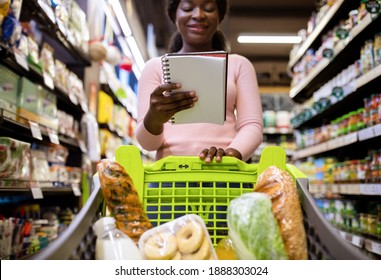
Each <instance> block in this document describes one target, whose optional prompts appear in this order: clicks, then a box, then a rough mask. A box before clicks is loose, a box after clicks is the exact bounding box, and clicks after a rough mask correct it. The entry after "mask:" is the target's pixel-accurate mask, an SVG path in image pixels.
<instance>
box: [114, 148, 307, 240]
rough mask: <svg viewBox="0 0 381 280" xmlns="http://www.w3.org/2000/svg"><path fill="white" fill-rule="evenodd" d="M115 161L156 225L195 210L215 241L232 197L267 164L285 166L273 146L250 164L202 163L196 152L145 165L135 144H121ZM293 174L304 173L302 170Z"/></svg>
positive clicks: (281, 152)
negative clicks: (127, 175) (129, 180)
mask: <svg viewBox="0 0 381 280" xmlns="http://www.w3.org/2000/svg"><path fill="white" fill-rule="evenodd" d="M116 161H117V162H119V163H120V164H121V165H122V166H123V167H124V168H125V170H126V172H127V173H128V174H129V175H130V176H131V177H132V179H133V182H134V184H135V187H136V189H137V191H138V194H139V197H140V198H141V200H142V202H143V205H144V207H145V209H146V211H147V215H148V217H149V219H150V221H151V222H152V224H153V225H154V226H156V225H161V224H163V223H166V222H169V221H172V220H173V219H175V218H177V217H180V216H182V215H185V214H197V215H199V216H201V218H202V219H203V220H204V222H205V224H206V226H207V228H208V230H209V234H210V237H211V239H212V241H213V244H214V245H217V243H218V242H219V240H220V239H221V238H223V237H224V236H226V235H227V232H228V228H227V222H226V210H227V206H228V205H229V203H230V201H231V200H232V199H234V198H236V197H238V196H240V195H241V194H243V193H246V192H251V191H253V187H254V184H255V182H256V180H257V177H258V174H260V173H261V172H262V171H263V170H264V169H265V168H267V167H268V166H270V165H276V166H278V167H279V168H281V169H283V170H285V169H288V168H286V154H285V152H284V150H283V148H281V147H275V146H274V147H267V148H266V149H265V150H264V151H263V152H262V156H261V159H260V162H259V163H254V164H247V163H245V162H243V161H241V160H238V159H236V158H233V157H224V158H223V160H222V162H220V163H216V162H212V163H209V164H206V163H205V162H204V161H202V160H200V159H199V158H198V157H196V156H185V157H179V156H169V157H166V158H163V159H161V160H158V161H156V162H154V163H152V164H146V165H143V163H142V160H141V156H140V151H139V150H138V148H137V147H135V146H121V147H119V148H118V149H117V151H116ZM296 171H297V170H296ZM292 175H293V176H294V178H295V174H292ZM297 175H298V176H299V177H300V176H302V177H305V176H304V175H303V174H302V173H301V172H300V173H298V174H297Z"/></svg>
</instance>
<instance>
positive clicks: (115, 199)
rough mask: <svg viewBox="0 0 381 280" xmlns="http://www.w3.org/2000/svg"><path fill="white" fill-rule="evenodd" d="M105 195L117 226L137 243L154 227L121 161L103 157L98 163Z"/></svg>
mask: <svg viewBox="0 0 381 280" xmlns="http://www.w3.org/2000/svg"><path fill="white" fill-rule="evenodd" d="M97 171H98V175H99V181H100V184H101V189H102V193H103V197H104V199H105V202H106V205H107V208H108V210H109V211H110V213H111V214H112V215H113V216H114V218H115V224H116V227H117V228H119V229H120V230H121V231H123V232H124V233H125V234H127V235H128V236H129V237H130V238H132V239H133V240H134V241H135V242H136V243H137V242H138V241H139V238H140V236H141V235H142V234H143V233H144V232H145V231H146V230H148V229H150V228H152V224H151V222H150V221H149V219H148V217H147V214H146V212H145V211H144V209H143V206H142V204H141V202H140V199H139V197H138V193H137V191H136V189H135V186H134V183H133V181H132V178H131V177H130V176H129V175H128V174H127V172H126V171H125V169H124V168H123V166H121V165H120V164H119V163H117V162H115V161H112V160H109V159H103V160H101V162H99V163H98V164H97Z"/></svg>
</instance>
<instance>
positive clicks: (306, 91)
mask: <svg viewBox="0 0 381 280" xmlns="http://www.w3.org/2000/svg"><path fill="white" fill-rule="evenodd" d="M380 18H381V17H380V16H378V15H377V16H372V15H371V14H368V15H367V16H366V17H365V18H363V19H362V20H361V22H359V24H358V25H357V26H355V27H354V28H353V29H352V30H351V31H350V32H349V35H348V37H347V38H346V39H342V40H341V41H340V42H339V43H338V44H337V45H336V46H335V48H334V50H333V56H332V57H331V58H330V59H328V58H322V60H321V61H320V62H318V64H317V65H316V66H315V67H314V68H313V69H312V70H311V71H310V73H309V74H308V75H307V76H306V77H305V78H304V79H303V80H302V81H301V82H299V83H298V84H297V85H295V86H294V87H293V88H291V90H290V97H291V98H292V99H294V100H295V101H297V102H302V101H304V100H306V99H307V98H309V97H310V96H311V95H312V94H313V92H314V91H315V90H316V89H317V88H319V87H320V86H321V85H322V84H323V83H325V82H326V81H327V79H328V78H329V77H332V76H333V75H335V74H337V71H338V70H341V68H340V67H338V65H340V66H341V67H345V66H347V65H349V64H348V63H349V61H348V58H347V57H348V54H349V53H352V52H353V53H354V52H357V49H358V52H360V47H361V44H362V43H363V38H361V37H362V36H360V35H363V34H364V33H366V32H365V31H366V30H368V29H369V28H373V27H376V26H377V24H380V23H379V22H380ZM354 46H356V47H354Z"/></svg>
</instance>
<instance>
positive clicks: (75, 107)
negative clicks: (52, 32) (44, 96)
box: [0, 42, 86, 118]
mask: <svg viewBox="0 0 381 280" xmlns="http://www.w3.org/2000/svg"><path fill="white" fill-rule="evenodd" d="M0 53H1V55H2V59H1V62H2V63H3V64H4V65H6V66H7V67H8V68H9V69H10V70H11V71H13V72H15V73H17V75H20V76H22V77H25V78H28V79H29V80H30V81H33V82H34V83H36V84H38V85H41V86H43V87H44V88H45V89H47V90H49V91H50V92H52V93H54V94H55V95H56V96H57V99H58V100H59V101H60V102H61V103H62V104H64V105H65V107H66V108H68V109H69V110H70V112H71V114H72V115H74V116H75V117H77V118H78V116H80V115H82V114H83V113H84V112H85V111H86V110H85V108H84V106H83V105H82V104H79V103H78V100H77V99H76V98H75V96H73V95H70V94H68V93H66V92H65V91H64V90H62V89H60V88H59V87H58V86H56V85H54V86H53V88H51V86H49V85H47V84H46V83H45V80H44V77H43V75H42V74H41V73H39V72H38V71H37V70H36V69H35V68H33V67H28V70H27V69H25V68H24V67H22V65H20V64H19V63H18V62H17V60H16V57H15V54H14V53H13V51H12V50H10V49H9V48H8V47H7V46H6V45H5V44H4V43H3V42H0Z"/></svg>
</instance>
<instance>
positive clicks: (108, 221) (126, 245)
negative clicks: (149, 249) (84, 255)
mask: <svg viewBox="0 0 381 280" xmlns="http://www.w3.org/2000/svg"><path fill="white" fill-rule="evenodd" d="M93 228H94V231H95V233H96V235H97V240H96V243H95V244H96V245H95V259H97V260H141V259H142V256H141V254H140V251H139V249H138V247H137V246H136V244H135V243H134V241H132V239H131V238H130V237H128V236H127V235H126V234H125V233H123V232H122V231H121V230H119V229H118V228H117V227H116V225H115V219H114V218H113V217H104V218H101V219H99V220H98V221H96V222H95V224H94V226H93Z"/></svg>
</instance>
